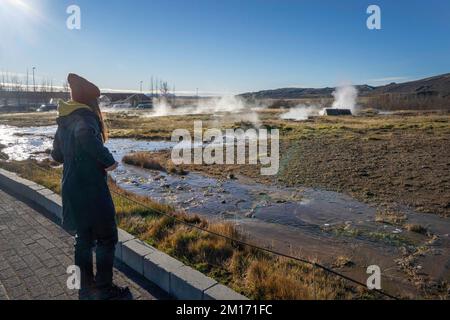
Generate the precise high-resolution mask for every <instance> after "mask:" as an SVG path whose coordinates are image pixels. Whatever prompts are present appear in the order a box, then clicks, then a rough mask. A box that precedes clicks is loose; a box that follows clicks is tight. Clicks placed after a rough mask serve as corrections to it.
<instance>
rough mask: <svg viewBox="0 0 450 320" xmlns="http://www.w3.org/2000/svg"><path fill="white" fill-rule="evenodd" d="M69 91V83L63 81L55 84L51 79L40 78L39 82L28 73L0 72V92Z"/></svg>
mask: <svg viewBox="0 0 450 320" xmlns="http://www.w3.org/2000/svg"><path fill="white" fill-rule="evenodd" d="M1 91H14V92H69V85H68V83H67V82H64V83H63V84H62V85H61V86H55V85H54V84H53V80H52V79H48V78H47V79H41V81H40V83H37V82H36V80H35V81H33V79H32V77H30V76H29V75H17V74H13V73H9V72H1V73H0V92H1Z"/></svg>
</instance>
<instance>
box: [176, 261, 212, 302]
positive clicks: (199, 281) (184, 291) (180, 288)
mask: <svg viewBox="0 0 450 320" xmlns="http://www.w3.org/2000/svg"><path fill="white" fill-rule="evenodd" d="M215 284H217V281H216V280H214V279H211V278H209V277H207V276H205V275H204V274H203V273H201V272H199V271H197V270H194V269H192V268H191V267H188V266H184V267H181V268H178V269H177V270H175V271H174V272H172V273H171V274H170V291H169V293H170V295H172V296H174V297H176V298H177V299H180V300H202V299H203V292H204V291H206V290H207V289H209V288H211V287H212V286H213V285H215Z"/></svg>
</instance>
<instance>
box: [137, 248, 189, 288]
mask: <svg viewBox="0 0 450 320" xmlns="http://www.w3.org/2000/svg"><path fill="white" fill-rule="evenodd" d="M183 266H184V264H183V263H182V262H180V261H178V260H177V259H174V258H172V257H171V256H169V255H167V254H165V253H164V252H161V251H154V252H152V253H151V254H149V255H147V256H145V258H144V277H146V278H147V279H148V280H150V281H151V282H153V283H154V284H156V285H157V286H158V287H160V288H161V289H163V290H164V291H165V292H170V274H171V273H172V272H174V271H176V270H177V269H179V268H181V267H183Z"/></svg>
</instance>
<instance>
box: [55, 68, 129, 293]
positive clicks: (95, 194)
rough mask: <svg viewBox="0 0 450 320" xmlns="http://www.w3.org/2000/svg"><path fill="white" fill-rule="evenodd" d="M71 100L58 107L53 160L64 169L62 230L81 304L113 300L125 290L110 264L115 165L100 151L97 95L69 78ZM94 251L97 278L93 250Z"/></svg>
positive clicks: (114, 235) (84, 83)
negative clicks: (110, 179)
mask: <svg viewBox="0 0 450 320" xmlns="http://www.w3.org/2000/svg"><path fill="white" fill-rule="evenodd" d="M68 82H69V86H70V89H71V100H70V101H68V102H63V101H60V103H59V106H58V113H59V117H58V119H57V123H58V129H57V131H56V135H55V139H54V143H53V150H52V153H51V156H52V158H53V159H54V160H55V161H56V162H59V163H62V164H63V177H62V202H63V227H64V228H65V229H66V230H69V231H72V232H73V233H75V234H76V236H75V265H76V266H78V267H79V268H80V277H81V279H80V284H81V289H80V291H79V296H80V299H102V300H103V299H116V298H123V297H125V296H126V295H128V294H129V290H128V288H121V287H119V286H116V285H115V284H114V283H113V262H114V252H115V246H116V244H117V241H118V235H117V225H116V220H115V215H116V212H115V208H114V203H113V201H112V197H111V193H110V191H109V188H108V184H107V172H108V171H112V170H115V169H116V168H117V165H118V164H117V162H116V161H115V160H114V158H113V156H112V155H111V153H110V152H109V150H108V149H107V148H106V147H105V146H104V142H105V141H106V139H107V133H106V128H105V124H104V121H103V117H102V113H101V111H100V108H99V105H98V102H97V99H98V97H99V96H100V90H99V89H98V88H97V87H96V86H95V85H93V84H92V83H90V82H89V81H87V80H86V79H84V78H81V77H79V76H77V75H75V74H69V76H68ZM94 247H96V267H97V268H96V269H97V270H96V271H97V272H96V275H95V276H94V271H93V256H92V251H93V248H94Z"/></svg>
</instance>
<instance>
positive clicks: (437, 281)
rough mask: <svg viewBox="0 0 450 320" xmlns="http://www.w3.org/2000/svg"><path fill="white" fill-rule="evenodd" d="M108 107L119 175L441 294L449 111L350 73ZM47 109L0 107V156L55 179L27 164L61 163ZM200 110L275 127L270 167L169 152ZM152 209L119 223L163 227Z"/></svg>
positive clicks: (213, 215) (220, 121)
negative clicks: (362, 91) (250, 92)
mask: <svg viewBox="0 0 450 320" xmlns="http://www.w3.org/2000/svg"><path fill="white" fill-rule="evenodd" d="M326 108H338V109H339V108H347V109H350V110H351V112H352V115H351V116H327V115H326V112H325V109H326ZM103 110H104V111H105V115H106V119H107V123H108V127H109V133H110V140H109V141H108V142H107V147H108V148H109V149H110V150H111V151H112V153H113V154H114V156H115V158H116V160H117V161H119V162H120V166H119V169H118V170H116V171H115V172H114V173H112V174H111V179H112V180H113V181H114V182H115V188H119V189H120V190H123V191H126V192H127V194H131V195H136V196H139V197H141V199H144V198H150V199H151V201H153V203H157V204H158V205H160V206H161V207H170V208H175V209H174V210H177V211H180V212H183V214H185V215H187V216H188V217H189V216H191V217H200V218H199V219H205V221H209V222H210V223H218V224H221V225H226V226H229V227H231V228H233V230H234V231H233V235H235V236H237V234H239V236H240V237H242V238H244V239H246V241H249V242H251V243H255V244H258V245H260V246H264V247H266V248H270V249H273V250H276V251H278V252H282V253H285V254H289V255H294V256H298V257H302V258H306V259H308V260H311V261H318V262H320V263H321V264H324V265H326V266H327V267H330V268H333V269H334V270H337V271H339V272H340V273H342V274H345V275H348V276H350V277H352V278H354V279H357V280H359V281H361V282H365V279H366V278H367V274H366V269H367V267H368V266H370V265H378V266H379V267H380V268H381V270H383V289H384V290H385V291H387V292H390V293H392V294H395V295H397V296H399V297H405V298H430V297H433V298H441V297H447V298H448V288H449V287H448V285H449V284H448V279H449V278H450V266H449V259H450V193H449V192H448V190H450V176H449V174H448V172H449V169H450V162H449V161H450V160H449V159H450V148H449V147H448V146H449V142H450V114H449V113H448V112H447V111H442V110H440V111H439V110H430V111H423V110H406V109H404V110H390V109H388V110H382V109H375V108H369V107H367V106H364V105H361V104H360V99H358V97H357V90H356V89H355V88H354V87H352V86H343V87H342V88H340V89H337V90H336V91H335V92H334V93H333V96H332V98H328V99H288V100H280V99H248V98H243V97H239V96H237V97H234V96H233V97H222V98H204V99H201V100H198V101H194V102H192V101H189V102H185V101H182V99H179V100H175V101H173V100H172V101H170V100H166V99H161V100H158V101H155V102H154V108H153V109H150V110H134V109H124V108H114V107H112V106H103ZM56 117H57V114H56V112H41V113H35V112H29V113H3V114H0V131H1V134H0V144H1V147H2V150H1V155H2V159H3V161H2V162H1V163H0V166H1V167H3V168H6V169H8V170H11V171H16V172H19V173H20V174H22V175H23V176H26V177H28V178H29V179H34V180H36V181H39V182H40V183H42V184H44V185H45V184H47V185H49V187H50V188H52V187H53V188H54V189H55V190H57V191H58V187H57V182H55V181H56V180H54V178H52V179H53V180H51V179H50V181H49V178H48V176H45V175H40V174H39V173H38V172H36V171H29V170H28V171H27V170H26V169H24V166H25V167H26V166H29V164H30V163H33V164H34V165H38V166H41V167H42V168H45V169H46V170H54V172H59V173H60V170H61V169H60V168H59V167H58V166H57V164H56V163H53V162H52V160H51V159H50V158H49V155H48V154H49V150H50V149H51V147H52V140H53V135H54V133H55V131H56V125H55V119H56ZM199 120H201V121H202V122H203V129H207V128H219V129H229V128H243V129H244V130H246V129H249V128H254V129H255V130H258V129H261V128H267V129H269V130H270V129H278V130H279V132H280V160H279V171H278V173H277V174H276V175H273V176H263V175H261V174H260V168H261V166H262V165H261V164H260V163H259V164H257V165H248V164H224V165H218V164H210V165H205V164H182V165H176V164H174V163H172V161H171V148H172V147H173V146H174V145H175V142H173V141H171V135H172V132H173V131H174V130H175V129H180V128H182V129H186V130H188V131H189V132H192V131H193V129H194V122H195V121H199ZM205 143H206V142H205ZM120 208H121V207H120V206H119V212H118V214H119V215H120V214H121V213H120V210H121V209H120ZM122 215H123V213H122ZM121 219H123V217H122V218H121ZM186 219H188V218H186ZM147 222H148V218H146V217H145V216H144V215H134V216H133V217H132V218H130V219H128V220H126V219H125V220H121V227H122V228H124V229H126V230H129V231H130V232H132V233H134V234H137V235H138V236H142V237H143V238H144V239H147V240H148V241H149V242H150V243H153V242H152V241H154V239H155V237H156V238H158V236H156V235H154V234H153V233H152V230H153V229H152V227H151V228H147V227H145V226H146V224H145V223H147ZM142 226H144V227H142ZM235 233H236V234H235ZM149 234H150V235H149ZM152 239H153V240H152ZM164 239H165V240H164V241H166V242H164V241H163V243H166V245H167V247H164V245H162V246H163V247H162V249H167V250H166V251H168V252H170V253H171V254H173V255H176V256H178V257H180V252H179V251H177V250H176V249H173V247H170V245H169V244H173V243H174V241H175V242H176V241H179V240H174V239H173V238H170V236H167V237H166V238H164ZM184 241H188V240H186V239H185V240H184ZM176 243H178V242H176ZM175 248H176V246H175ZM187 248H189V250H193V249H192V246H191V247H189V245H188V247H187ZM185 250H187V249H185ZM230 250H234V249H233V248H231V249H230ZM181 251H182V250H181ZM181 255H183V254H181ZM224 255H225V258H224V260H223V261H225V260H226V261H227V263H229V261H230V260H229V259H230V258H229V257H230V255H231V261H232V262H233V261H234V263H236V261H235V260H236V259H238V258H237V257H236V254H234V255H233V254H231V253H226V254H224ZM185 258H186V259H187V257H185ZM220 261H222V260H220V259H219V260H218V262H216V263H218V264H220V263H222V262H220ZM194 266H195V267H196V268H198V269H199V270H201V271H202V272H205V273H208V274H209V275H211V276H213V277H216V278H219V279H221V281H223V282H224V283H226V284H227V285H230V286H231V287H233V288H235V289H236V290H239V291H240V292H243V293H246V294H247V295H250V296H252V297H270V298H298V296H295V295H293V296H283V295H282V294H280V295H276V294H274V295H272V296H267V295H265V296H264V295H263V296H258V295H257V293H255V291H254V290H253V289H252V288H251V287H249V286H247V285H242V283H241V282H240V281H241V280H242V279H240V278H239V277H235V276H234V273H233V272H234V271H230V270H234V269H229V268H228V267H227V268H228V269H227V270H225V271H224V270H223V269H220V268H216V267H215V265H214V263H213V262H211V261H210V260H208V263H206V264H205V263H200V262H198V261H197V263H196V264H194ZM227 266H228V264H227ZM247 267H248V268H250V269H249V270H250V271H251V270H253V269H251V268H252V265H250V266H247ZM230 268H231V267H230ZM218 270H221V271H220V272H219V271H218ZM249 270H247V271H248V272H250V271H249ZM292 281H294V280H292ZM330 281H331V280H330ZM243 283H246V282H243ZM328 285H330V286H332V287H333V290H329V289H327V286H328ZM322 286H323V295H322V296H320V297H319V298H342V297H349V296H348V295H351V296H355V295H356V296H358V295H360V296H361V293H358V292H352V290H353V289H349V288H341V287H340V285H336V284H329V283H328V284H327V283H326V281H325V280H324V282H323V283H322ZM336 286H337V287H336ZM338 287H339V288H340V289H339V290H337V289H336V288H338ZM341 289H342V290H341ZM252 290H253V291H252ZM327 290H328V291H327ZM331 291H332V292H333V293H331ZM292 292H293V293H292V294H294V293H295V292H296V291H295V290H293V291H292ZM327 292H328V293H327ZM339 294H342V295H341V296H339Z"/></svg>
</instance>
